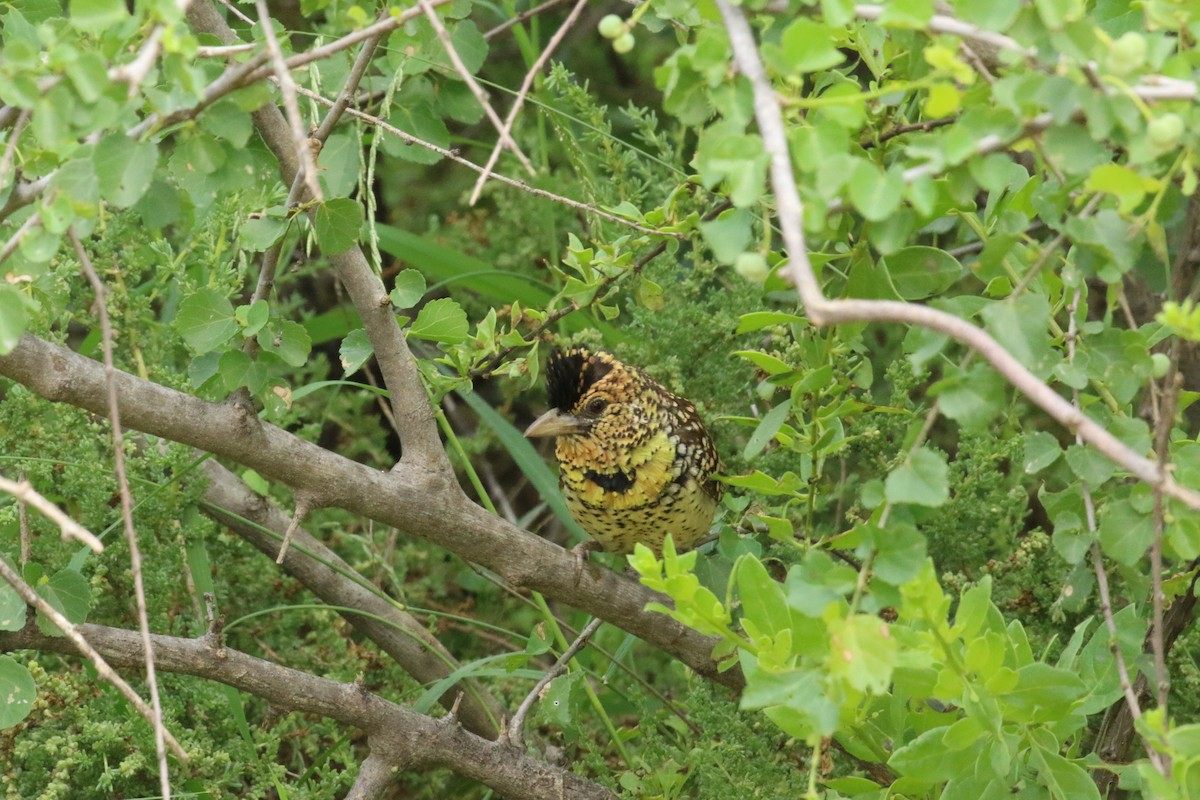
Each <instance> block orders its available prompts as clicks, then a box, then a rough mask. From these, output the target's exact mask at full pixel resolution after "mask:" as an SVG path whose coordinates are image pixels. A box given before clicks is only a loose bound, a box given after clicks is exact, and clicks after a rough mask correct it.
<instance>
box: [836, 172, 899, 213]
mask: <svg viewBox="0 0 1200 800" xmlns="http://www.w3.org/2000/svg"><path fill="white" fill-rule="evenodd" d="M849 188H850V192H849V194H850V201H851V202H852V203H854V207H855V208H857V209H858V210H859V212H861V213H862V215H863V216H864V217H866V218H867V219H868V220H870V221H871V222H879V221H881V220H885V219H887V218H888V217H890V216H891V215H892V214H895V213H896V210H897V209H898V208H900V201H901V200H902V199H903V198H904V180H903V178H901V177H900V175H899V174H897V173H895V172H892V171H888V172H884V171H883V170H881V169H880V168H879V167H877V166H875V164H874V163H872V162H870V161H867V160H866V159H859V160H858V161H857V163H856V164H855V166H854V172H852V173H851V175H850V187H849Z"/></svg>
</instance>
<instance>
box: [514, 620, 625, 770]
mask: <svg viewBox="0 0 1200 800" xmlns="http://www.w3.org/2000/svg"><path fill="white" fill-rule="evenodd" d="M602 624H604V620H602V619H600V618H599V617H593V618H592V621H591V622H589V623H588V624H587V625H586V626H584V628H583V630H581V631H580V632H579V635H578V636H576V637H575V641H573V642H571V646H570V647H568V648H567V649H566V650H565V651H564V652H563V654H562V656H561V657H559V659H558V660H557V661H555V662H554V666H552V667H550V669H548V670H546V673H545V674H544V675H542V677H541V678H539V679H538V682H537V683H535V684H534V686H533V688H532V689H530V690H529V694H527V695H525V699H524V700H522V701H521V705H520V706H518V707H517V711H516V713H515V714H513V717H512V720H511V721H510V722H509V723H508V728H507V729H506V730H505V731H504V741H505V742H507V743H508V744H511V745H513V746H514V747H523V746H524V744H525V717H526V716H527V715H528V714H529V710H530V709H531V708H533V704H534V703H535V702H537V700H538V698H539V697H541V696H542V692H543V690H545V688H546V687H547V686H549V685H550V681H552V680H554V679H555V678H557V677H558V676H559V675H562V674H563V673H564V672H566V671H567V664H570V663H571V659H573V658H574V657H575V655H576V654H577V653H578V652H579V651H580V650H582V649H583V646H584V645H585V644H587V642H588V639H590V638H592V634H594V633H595V632H596V631H597V630H599V629H600V626H601V625H602Z"/></svg>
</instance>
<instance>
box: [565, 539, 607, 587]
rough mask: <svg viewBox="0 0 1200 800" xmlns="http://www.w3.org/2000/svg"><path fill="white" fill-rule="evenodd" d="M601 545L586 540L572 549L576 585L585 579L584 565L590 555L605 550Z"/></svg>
mask: <svg viewBox="0 0 1200 800" xmlns="http://www.w3.org/2000/svg"><path fill="white" fill-rule="evenodd" d="M603 549H604V548H603V547H601V546H600V543H599V542H597V541H595V540H594V539H586V540H584V541H582V542H580V543H579V544H577V545H575V546H574V547H572V548H571V555H573V556H575V585H576V586H578V585H579V581H580V580H582V579H583V565H584V563H586V562H587V557H588V553H591V552H594V551H597V550H603Z"/></svg>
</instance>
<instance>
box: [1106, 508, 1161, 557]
mask: <svg viewBox="0 0 1200 800" xmlns="http://www.w3.org/2000/svg"><path fill="white" fill-rule="evenodd" d="M1098 532H1099V534H1100V549H1101V550H1103V551H1104V555H1106V556H1108V557H1109V558H1111V559H1112V560H1113V561H1116V562H1117V563H1118V564H1124V565H1125V566H1127V567H1128V566H1132V565H1133V564H1136V563H1137V562H1138V560H1139V559H1141V557H1142V556H1143V555H1145V553H1146V550H1147V549H1149V547H1150V543H1151V541H1153V539H1154V525H1153V523H1152V521H1151V519H1150V515H1149V514H1144V513H1142V512H1140V511H1138V510H1137V509H1135V508H1134V507H1133V504H1132V503H1131V502H1130V501H1129V500H1128V499H1123V500H1117V501H1115V502H1111V503H1108V504H1107V505H1105V506H1103V507H1102V508H1101V509H1100V525H1099V531H1098Z"/></svg>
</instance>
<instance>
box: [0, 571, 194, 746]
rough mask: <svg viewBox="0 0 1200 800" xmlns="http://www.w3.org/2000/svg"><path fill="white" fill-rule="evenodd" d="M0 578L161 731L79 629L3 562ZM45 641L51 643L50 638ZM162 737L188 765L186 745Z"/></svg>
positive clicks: (152, 715) (153, 715)
mask: <svg viewBox="0 0 1200 800" xmlns="http://www.w3.org/2000/svg"><path fill="white" fill-rule="evenodd" d="M0 578H3V579H4V580H5V582H7V583H8V585H9V586H11V587H13V589H14V590H16V592H17V594H19V595H21V599H22V600H24V601H25V604H26V605H29V606H32V607H34V608H36V609H37V610H38V611H39V612H41V613H42V614H45V615H46V617H47V618H49V619H50V621H51V622H53V623H54V624H55V625H57V626H58V629H59V630H61V631H62V632H63V634H64V635H65V636H66V638H67V639H68V640H69V641H70V643H71V645H72V646H73V647H74V649H75V650H77V651H79V653H80V654H81V655H82V656H83V657H84V658H86V659H87V660H88V661H90V662H91V664H92V666H93V667H95V668H96V674H97V675H99V676H100V677H101V678H102V679H104V680H106V681H108V682H109V683H111V684H112V685H113V686H115V687H116V689H117V691H118V692H120V693H121V695H122V696H123V697H124V698H125V699H126V700H128V701H129V702H130V704H131V705H132V706H133V707H134V708H136V709H137V710H138V713H139V714H141V715H142V718H143V719H145V720H146V722H148V723H150V725H151V726H153V727H155V728H158V729H160V730H162V724H161V723H160V721H159V719H160V718H159V716H158V714H157V712H155V710H154V709H152V708H151V707H150V706H148V705H146V701H145V700H143V699H142V698H141V697H139V696H138V693H137V692H135V691H134V690H133V687H132V686H130V685H129V684H128V683H126V682H125V679H124V678H122V677H121V676H120V675H118V674H117V673H116V672H115V671H114V670H113V668H112V667H110V666H109V665H108V662H107V661H105V660H104V657H103V656H101V655H100V654H99V653H98V652H96V649H95V648H94V647H92V646H91V645H90V644H88V642H87V640H86V639H84V638H83V636H81V635H80V633H79V629H78V628H76V627H75V625H74V624H73V623H72V622H71V621H70V620H69V619H67V618H66V617H64V616H63V615H62V614H61V613H59V611H58V609H56V608H55V607H54V606H52V605H50V604H49V603H48V602H46V600H45V599H43V598H42V596H41V595H39V594H38V593H37V592H36V591H34V588H33V587H32V586H30V585H29V584H28V583H26V582H25V581H24V580H23V579H22V578H21V576H20V575H18V574H17V573H16V571H15V570H13V569H12V567H10V566H8V564H7V563H6V562H5V561H4V559H2V558H0ZM46 638H48V639H49V638H51V637H46ZM54 641H60V640H54ZM55 649H57V650H58V651H59V652H63V651H64V650H66V649H69V648H67V647H63V646H60V647H58V648H55ZM135 663H136V662H135ZM163 734H164V738H165V739H166V742H167V744H168V745H169V746H170V747H171V751H172V752H174V753H175V755H176V757H178V758H179V760H180V761H183V762H184V763H187V761H188V754H187V751H185V750H184V749H183V745H181V744H179V742H178V741H177V740H176V739H175V737H174V736H172V735H171V732H170V731H167V730H163Z"/></svg>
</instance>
